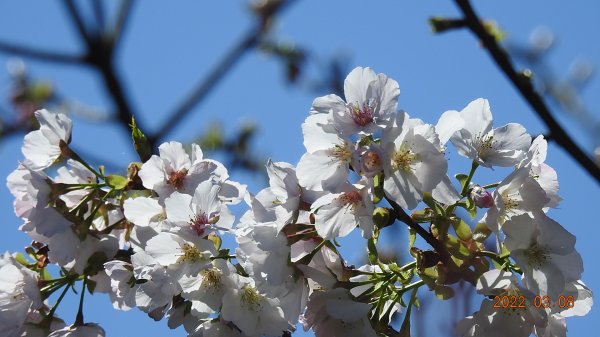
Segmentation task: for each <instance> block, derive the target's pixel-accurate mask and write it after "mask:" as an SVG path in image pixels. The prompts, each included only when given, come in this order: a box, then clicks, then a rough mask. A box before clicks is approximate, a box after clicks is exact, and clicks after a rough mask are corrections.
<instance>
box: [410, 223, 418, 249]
mask: <svg viewBox="0 0 600 337" xmlns="http://www.w3.org/2000/svg"><path fill="white" fill-rule="evenodd" d="M416 240H417V232H415V230H414V229H412V228H409V229H408V250H410V249H411V248H412V247H413V246H414V245H415V241H416Z"/></svg>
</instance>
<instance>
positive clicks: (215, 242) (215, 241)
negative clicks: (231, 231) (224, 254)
mask: <svg viewBox="0 0 600 337" xmlns="http://www.w3.org/2000/svg"><path fill="white" fill-rule="evenodd" d="M206 238H207V239H208V240H209V241H212V243H213V245H214V246H215V248H216V249H217V250H219V249H221V244H222V240H221V237H219V236H218V235H214V234H213V233H211V234H210V235H209V236H207V237H206Z"/></svg>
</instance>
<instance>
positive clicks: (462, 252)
mask: <svg viewBox="0 0 600 337" xmlns="http://www.w3.org/2000/svg"><path fill="white" fill-rule="evenodd" d="M446 247H448V250H449V251H450V253H452V255H453V256H454V257H456V258H457V259H460V260H466V259H469V258H470V257H471V252H470V251H469V249H468V248H467V247H466V246H465V245H464V244H463V243H462V242H460V241H459V240H458V238H457V237H455V236H454V235H448V237H447V238H446Z"/></svg>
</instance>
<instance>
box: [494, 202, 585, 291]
mask: <svg viewBox="0 0 600 337" xmlns="http://www.w3.org/2000/svg"><path fill="white" fill-rule="evenodd" d="M502 230H503V231H504V233H505V234H506V239H505V241H504V243H505V245H506V248H508V250H510V255H511V257H513V258H514V259H515V261H516V263H517V265H518V266H519V267H520V268H521V269H522V270H523V281H524V284H525V285H526V286H527V288H529V289H530V290H531V291H532V292H534V293H536V294H540V295H542V296H549V297H550V298H552V299H558V296H559V295H560V294H561V293H562V292H563V291H564V290H565V287H566V285H567V283H568V282H571V281H577V280H579V279H580V278H581V273H582V272H583V262H582V260H581V256H580V255H579V253H577V251H576V250H575V236H574V235H573V234H571V233H569V232H568V231H567V230H566V229H564V228H563V227H562V226H561V225H560V224H559V223H557V222H556V221H554V220H552V219H550V218H549V217H548V216H546V215H545V214H544V213H543V212H535V213H534V214H533V218H531V217H530V216H529V215H528V214H523V215H519V216H515V217H512V218H511V219H510V220H508V221H506V222H505V223H504V226H503V227H502Z"/></svg>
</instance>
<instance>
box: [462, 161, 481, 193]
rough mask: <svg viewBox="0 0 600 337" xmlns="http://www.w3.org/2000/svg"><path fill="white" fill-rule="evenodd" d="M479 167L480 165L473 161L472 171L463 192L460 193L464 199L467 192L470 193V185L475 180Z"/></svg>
mask: <svg viewBox="0 0 600 337" xmlns="http://www.w3.org/2000/svg"><path fill="white" fill-rule="evenodd" d="M478 166H479V164H478V163H477V162H476V161H474V160H473V163H472V164H471V171H469V175H468V176H467V180H465V184H464V185H463V188H462V191H461V192H460V195H461V196H463V197H466V196H467V192H469V184H470V183H471V179H473V175H474V174H475V170H477V167H478Z"/></svg>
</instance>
